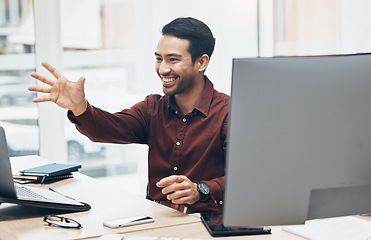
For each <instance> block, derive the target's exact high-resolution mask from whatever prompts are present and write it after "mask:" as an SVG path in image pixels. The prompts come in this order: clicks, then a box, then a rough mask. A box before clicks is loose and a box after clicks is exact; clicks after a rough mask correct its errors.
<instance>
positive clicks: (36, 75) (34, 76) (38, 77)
mask: <svg viewBox="0 0 371 240" xmlns="http://www.w3.org/2000/svg"><path fill="white" fill-rule="evenodd" d="M30 75H31V77H33V78H35V79H37V80H39V81H41V82H43V83H45V84H48V85H49V86H53V84H54V81H53V80H51V79H49V78H47V77H45V76H43V75H40V74H38V73H35V72H32V73H31V74H30Z"/></svg>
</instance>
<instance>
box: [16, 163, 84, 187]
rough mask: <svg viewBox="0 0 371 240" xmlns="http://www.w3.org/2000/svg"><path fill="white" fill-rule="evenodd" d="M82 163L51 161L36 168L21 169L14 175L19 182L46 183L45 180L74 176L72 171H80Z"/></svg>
mask: <svg viewBox="0 0 371 240" xmlns="http://www.w3.org/2000/svg"><path fill="white" fill-rule="evenodd" d="M79 168H81V165H76V164H62V163H50V164H46V165H42V166H38V167H34V168H29V169H25V170H21V171H19V175H13V179H14V181H15V182H17V183H41V184H42V183H44V182H45V181H57V180H61V179H65V178H72V177H73V174H72V172H75V171H78V169H79Z"/></svg>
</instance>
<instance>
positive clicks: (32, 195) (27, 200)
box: [0, 126, 91, 211]
mask: <svg viewBox="0 0 371 240" xmlns="http://www.w3.org/2000/svg"><path fill="white" fill-rule="evenodd" d="M1 202H6V203H15V204H20V205H28V206H34V207H43V208H52V209H59V210H70V211H87V210H89V209H90V208H91V207H90V206H89V204H87V203H83V202H79V201H77V200H75V199H72V198H70V197H68V196H64V195H63V194H61V193H58V192H56V191H54V190H53V189H44V188H36V187H29V186H22V185H19V184H15V183H14V182H13V175H12V170H11V166H10V160H9V154H8V144H7V142H6V137H5V132H4V129H3V127H1V126H0V203H1Z"/></svg>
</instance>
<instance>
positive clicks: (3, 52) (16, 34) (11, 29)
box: [0, 1, 39, 156]
mask: <svg viewBox="0 0 371 240" xmlns="http://www.w3.org/2000/svg"><path fill="white" fill-rule="evenodd" d="M0 5H1V6H0V16H1V17H0V125H1V126H3V127H4V129H5V133H6V137H7V141H8V147H9V154H10V156H21V155H28V154H39V129H38V109H37V106H36V105H35V104H33V103H32V98H34V97H35V94H33V93H31V92H29V91H28V90H27V86H28V85H30V84H32V80H31V78H30V77H29V73H30V72H32V71H35V54H34V43H33V42H30V41H28V40H29V39H26V38H23V36H22V32H23V30H25V29H24V28H20V26H24V24H25V23H26V22H27V23H29V24H33V21H32V17H31V16H32V15H33V8H32V1H0ZM29 19H31V21H28V20H29Z"/></svg>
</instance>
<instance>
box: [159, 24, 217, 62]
mask: <svg viewBox="0 0 371 240" xmlns="http://www.w3.org/2000/svg"><path fill="white" fill-rule="evenodd" d="M162 35H171V36H174V37H177V38H180V39H187V40H189V48H188V52H189V53H190V54H191V56H192V62H193V63H194V62H195V61H196V59H197V58H199V57H201V56H202V55H203V54H207V55H208V56H209V57H211V54H212V53H213V51H214V46H215V38H214V36H213V34H212V32H211V30H210V28H209V27H208V26H207V25H206V24H205V23H203V22H201V21H200V20H197V19H195V18H191V17H180V18H176V19H174V20H173V21H171V22H170V23H168V24H166V25H165V26H164V27H163V28H162Z"/></svg>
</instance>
